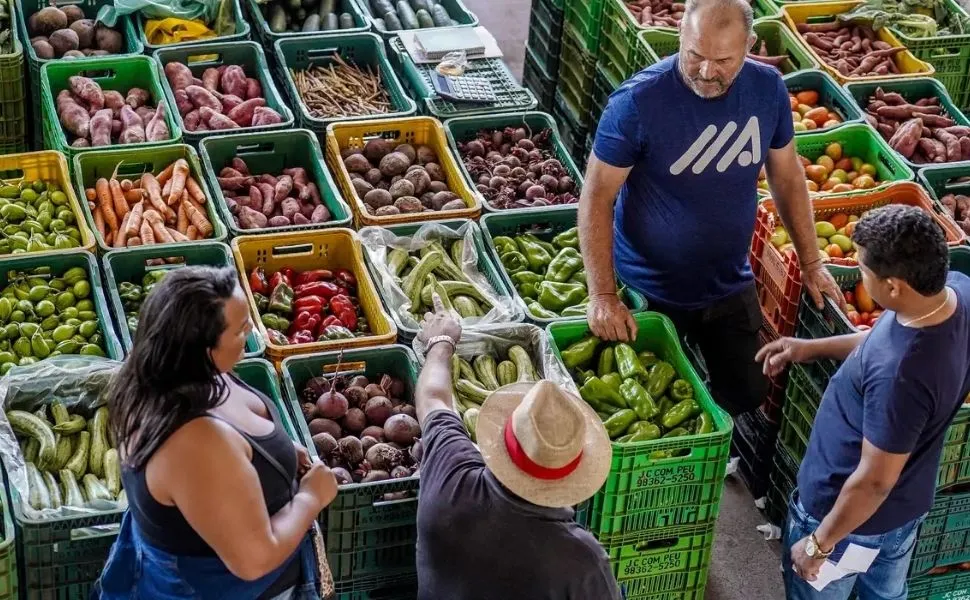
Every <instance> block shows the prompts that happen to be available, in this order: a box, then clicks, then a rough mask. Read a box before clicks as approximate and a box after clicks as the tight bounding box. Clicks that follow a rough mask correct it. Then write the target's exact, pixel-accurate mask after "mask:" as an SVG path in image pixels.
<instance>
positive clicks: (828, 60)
mask: <svg viewBox="0 0 970 600" xmlns="http://www.w3.org/2000/svg"><path fill="white" fill-rule="evenodd" d="M797 27H798V33H800V34H802V38H803V39H804V40H805V42H806V43H808V45H809V47H810V48H811V49H812V50H814V51H815V53H816V54H817V55H818V56H819V58H821V59H822V60H823V61H824V62H825V64H827V65H829V66H830V67H832V68H834V69H835V70H837V71H838V72H839V73H841V74H842V75H843V76H844V77H863V76H876V75H889V74H894V75H898V74H899V67H897V66H896V62H895V57H896V55H897V54H899V53H901V52H905V51H906V48H905V47H904V46H896V47H893V46H890V45H889V44H888V43H886V42H884V41H882V40H880V39H879V36H878V35H876V33H875V31H873V28H872V25H871V23H870V24H866V23H864V22H863V23H858V24H853V25H843V24H842V23H841V22H840V21H837V20H836V21H828V22H825V23H799V24H798V26H797Z"/></svg>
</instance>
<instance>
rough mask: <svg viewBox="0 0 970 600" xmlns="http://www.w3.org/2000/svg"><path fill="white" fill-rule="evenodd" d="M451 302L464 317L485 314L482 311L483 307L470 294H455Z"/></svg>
mask: <svg viewBox="0 0 970 600" xmlns="http://www.w3.org/2000/svg"><path fill="white" fill-rule="evenodd" d="M451 303H452V304H453V305H454V306H455V310H456V311H457V312H458V314H459V315H461V318H463V319H468V318H471V317H481V316H484V314H485V313H483V312H482V307H481V306H479V305H478V302H475V301H474V300H473V299H471V298H469V297H468V296H455V297H454V298H452V299H451Z"/></svg>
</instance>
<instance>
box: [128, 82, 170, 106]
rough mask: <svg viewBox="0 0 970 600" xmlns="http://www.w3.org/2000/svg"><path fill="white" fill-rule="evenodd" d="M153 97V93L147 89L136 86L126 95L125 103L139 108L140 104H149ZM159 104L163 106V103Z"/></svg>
mask: <svg viewBox="0 0 970 600" xmlns="http://www.w3.org/2000/svg"><path fill="white" fill-rule="evenodd" d="M151 98H152V96H151V94H149V93H148V92H147V91H146V90H143V89H141V88H136V87H134V88H131V89H130V90H128V95H127V96H125V104H127V105H128V106H130V107H132V108H134V109H135V110H137V109H138V107H139V106H144V105H145V104H147V103H148V101H149V100H151ZM159 106H161V104H159Z"/></svg>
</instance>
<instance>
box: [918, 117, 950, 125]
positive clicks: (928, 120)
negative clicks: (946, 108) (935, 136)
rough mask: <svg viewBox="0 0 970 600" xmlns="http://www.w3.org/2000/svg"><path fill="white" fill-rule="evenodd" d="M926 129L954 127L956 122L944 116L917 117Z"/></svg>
mask: <svg viewBox="0 0 970 600" xmlns="http://www.w3.org/2000/svg"><path fill="white" fill-rule="evenodd" d="M915 116H916V117H917V118H919V119H921V120H922V121H923V125H924V126H926V127H953V126H954V125H956V121H954V120H953V119H951V118H949V117H944V116H943V115H915Z"/></svg>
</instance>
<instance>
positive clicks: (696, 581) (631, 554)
mask: <svg viewBox="0 0 970 600" xmlns="http://www.w3.org/2000/svg"><path fill="white" fill-rule="evenodd" d="M604 549H605V550H606V555H607V557H608V558H609V561H610V567H611V568H612V569H613V575H614V576H615V577H616V580H617V582H618V583H619V584H620V589H621V590H622V591H623V593H624V598H627V599H628V600H635V599H637V598H644V599H646V598H678V599H683V600H687V599H696V600H702V599H703V598H704V592H705V588H706V587H707V572H708V569H709V568H710V565H711V555H712V554H713V552H714V523H708V524H705V525H700V526H696V525H695V526H690V527H660V528H657V529H655V530H651V531H649V532H648V533H646V534H645V535H643V536H641V537H640V538H638V539H636V540H634V541H631V542H625V543H622V544H614V545H606V546H605V548H604Z"/></svg>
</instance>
